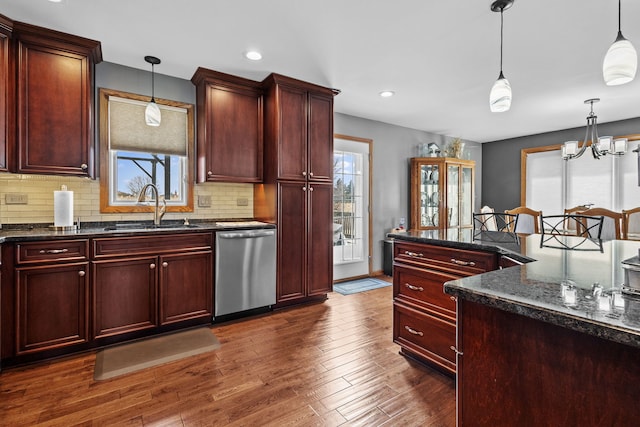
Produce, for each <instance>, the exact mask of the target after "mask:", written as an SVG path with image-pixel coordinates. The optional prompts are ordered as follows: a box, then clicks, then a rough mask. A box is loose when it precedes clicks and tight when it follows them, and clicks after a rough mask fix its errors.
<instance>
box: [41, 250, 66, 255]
mask: <svg viewBox="0 0 640 427" xmlns="http://www.w3.org/2000/svg"><path fill="white" fill-rule="evenodd" d="M67 252H69V249H46V250H45V249H42V250H41V251H40V253H41V254H64V253H67Z"/></svg>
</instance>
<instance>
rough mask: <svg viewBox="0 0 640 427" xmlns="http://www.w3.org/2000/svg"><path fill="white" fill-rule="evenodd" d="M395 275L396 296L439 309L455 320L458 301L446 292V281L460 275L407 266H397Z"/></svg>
mask: <svg viewBox="0 0 640 427" xmlns="http://www.w3.org/2000/svg"><path fill="white" fill-rule="evenodd" d="M393 275H394V278H393V283H394V290H393V291H394V292H393V296H394V298H398V299H400V300H403V301H405V302H410V303H413V304H419V305H421V306H424V307H426V308H427V309H430V310H434V311H437V312H439V313H440V314H442V315H443V316H445V317H447V318H449V319H450V320H451V321H452V322H455V320H456V303H455V300H454V299H453V297H452V296H451V295H447V294H445V293H444V282H448V281H449V280H455V279H457V278H458V277H456V276H455V275H452V274H445V273H439V272H436V271H424V270H421V269H418V268H415V267H405V266H398V267H396V268H395V269H394V270H393Z"/></svg>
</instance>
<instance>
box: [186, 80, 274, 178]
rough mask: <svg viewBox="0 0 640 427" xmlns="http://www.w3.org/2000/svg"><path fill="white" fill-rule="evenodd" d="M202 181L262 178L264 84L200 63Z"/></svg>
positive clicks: (199, 165)
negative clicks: (203, 66)
mask: <svg viewBox="0 0 640 427" xmlns="http://www.w3.org/2000/svg"><path fill="white" fill-rule="evenodd" d="M191 81H192V82H193V84H194V85H195V86H196V102H197V117H198V125H197V126H198V142H197V144H198V145H197V151H198V153H197V156H198V160H197V180H198V182H206V181H226V182H248V183H251V182H262V178H263V176H262V170H263V133H262V132H263V131H262V89H261V88H260V83H259V82H255V81H252V80H247V79H244V78H241V77H236V76H232V75H229V74H224V73H220V72H217V71H212V70H207V69H205V68H198V69H197V70H196V72H195V74H194V75H193V77H192V78H191Z"/></svg>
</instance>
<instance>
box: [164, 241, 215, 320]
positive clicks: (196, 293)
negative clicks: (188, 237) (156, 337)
mask: <svg viewBox="0 0 640 427" xmlns="http://www.w3.org/2000/svg"><path fill="white" fill-rule="evenodd" d="M159 264H160V270H159V274H160V299H159V300H160V324H161V325H166V324H168V323H174V322H179V321H182V320H187V319H198V318H201V319H203V320H206V321H208V322H210V321H211V319H212V316H213V255H212V252H211V251H201V252H185V253H182V254H172V255H163V256H160V257H159Z"/></svg>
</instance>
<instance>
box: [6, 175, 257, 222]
mask: <svg viewBox="0 0 640 427" xmlns="http://www.w3.org/2000/svg"><path fill="white" fill-rule="evenodd" d="M62 185H66V186H67V189H68V190H71V191H73V192H74V194H73V196H74V197H73V210H74V213H73V216H74V220H75V219H76V218H80V221H81V222H97V221H140V220H147V219H150V218H151V216H150V215H151V214H150V213H101V212H100V181H98V180H92V179H87V178H77V177H66V176H55V175H30V174H29V175H22V174H12V173H0V224H26V223H29V224H34V223H46V224H52V223H53V192H54V191H55V190H59V189H60V186H62ZM7 195H9V196H8V198H9V199H14V200H15V199H21V198H23V196H25V195H26V198H27V203H26V204H23V203H18V204H7ZM198 196H210V197H211V207H206V208H203V207H198ZM22 201H23V200H20V202H22ZM183 218H189V219H219V218H237V219H240V218H253V185H252V184H235V183H204V184H195V185H194V211H193V212H175V213H173V212H168V213H167V214H165V215H164V217H163V219H183Z"/></svg>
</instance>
